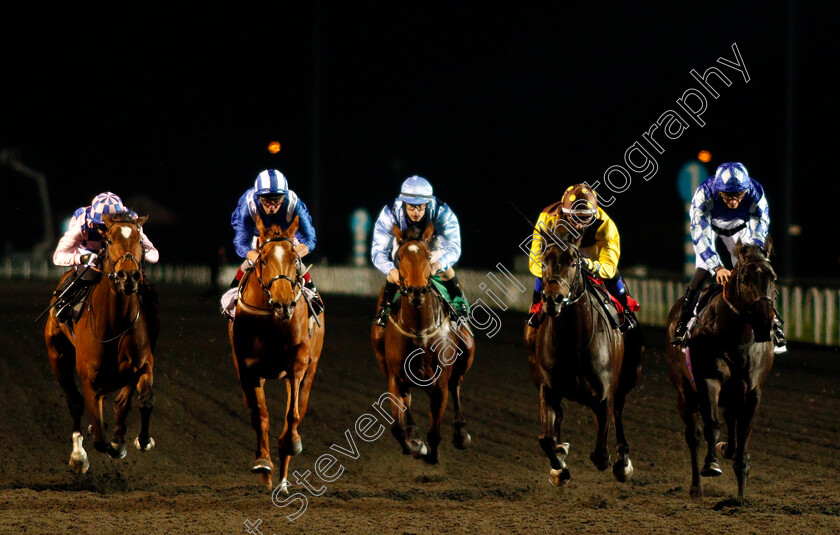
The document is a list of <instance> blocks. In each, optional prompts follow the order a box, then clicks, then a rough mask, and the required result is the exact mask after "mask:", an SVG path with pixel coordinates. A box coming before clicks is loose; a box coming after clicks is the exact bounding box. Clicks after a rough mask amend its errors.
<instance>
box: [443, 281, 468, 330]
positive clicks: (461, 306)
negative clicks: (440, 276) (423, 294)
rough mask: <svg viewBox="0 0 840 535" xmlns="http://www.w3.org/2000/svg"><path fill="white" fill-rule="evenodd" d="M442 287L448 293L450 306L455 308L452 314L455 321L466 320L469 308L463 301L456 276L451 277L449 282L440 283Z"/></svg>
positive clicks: (464, 300) (465, 301) (462, 294)
mask: <svg viewBox="0 0 840 535" xmlns="http://www.w3.org/2000/svg"><path fill="white" fill-rule="evenodd" d="M441 282H442V283H443V287H444V288H446V291H447V292H449V299H450V300H451V301H452V306H453V307H454V308H455V312H454V314H453V316H454V319H455V320H456V321H458V320H460V319H463V318H466V317H467V315H468V314H469V312H470V311H469V307H468V306H467V300H466V299H464V292H463V291H462V290H461V284H460V283H459V282H458V275H455V276H453V277H452V278H451V279H449V280H445V281H441Z"/></svg>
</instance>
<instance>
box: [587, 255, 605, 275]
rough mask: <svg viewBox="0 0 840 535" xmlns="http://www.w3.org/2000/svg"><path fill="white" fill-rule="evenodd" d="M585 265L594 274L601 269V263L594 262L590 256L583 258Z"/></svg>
mask: <svg viewBox="0 0 840 535" xmlns="http://www.w3.org/2000/svg"><path fill="white" fill-rule="evenodd" d="M583 267H584V269H586V271H588V272H590V273H592V274H593V275H597V274H598V270H599V269H601V264H600V263H599V262H593V261H592V260H590V259H588V258H584V259H583Z"/></svg>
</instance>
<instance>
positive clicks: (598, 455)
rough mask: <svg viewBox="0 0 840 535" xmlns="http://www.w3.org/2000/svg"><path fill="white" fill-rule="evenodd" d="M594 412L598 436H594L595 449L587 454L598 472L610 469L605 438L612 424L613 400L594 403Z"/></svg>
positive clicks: (609, 397)
mask: <svg viewBox="0 0 840 535" xmlns="http://www.w3.org/2000/svg"><path fill="white" fill-rule="evenodd" d="M592 410H593V411H594V412H595V419H596V420H597V422H598V434H597V435H596V436H595V448H594V449H593V450H592V453H590V454H589V460H590V461H592V464H594V465H595V468H597V469H598V470H606V469H607V468H609V467H610V454H609V452H608V450H607V437H608V436H609V433H610V422H612V415H613V414H612V413H613V398H612V396H611V395H610V396H607V399H605V400H602V401H596V402H595V403H594V404H593V405H592Z"/></svg>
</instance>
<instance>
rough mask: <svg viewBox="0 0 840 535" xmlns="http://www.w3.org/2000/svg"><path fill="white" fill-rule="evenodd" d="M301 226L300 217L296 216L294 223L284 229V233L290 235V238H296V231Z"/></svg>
mask: <svg viewBox="0 0 840 535" xmlns="http://www.w3.org/2000/svg"><path fill="white" fill-rule="evenodd" d="M299 226H300V217H299V216H295V218H294V219H293V220H292V224H291V225H289V228H287V229H286V230H285V231H283V234H285V235H286V236H288V237H290V238H294V236H295V232H297V229H298V227H299Z"/></svg>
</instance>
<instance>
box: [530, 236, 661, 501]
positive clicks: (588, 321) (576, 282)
mask: <svg viewBox="0 0 840 535" xmlns="http://www.w3.org/2000/svg"><path fill="white" fill-rule="evenodd" d="M545 243H547V244H549V245H548V246H547V248H546V250H545V253H544V257H543V260H542V262H543V268H542V273H543V278H542V285H543V286H542V287H543V291H542V302H543V310H544V311H545V314H546V318H545V319H544V320H543V322H542V323H541V324H540V325H539V327H537V328H536V329H534V328H532V327H529V326H528V325H526V327H525V345H526V347H527V348H528V351H529V358H528V361H529V364H530V369H531V377H532V378H533V380H534V384H535V385H536V386H537V388H538V389H539V391H540V440H539V442H540V446H541V447H542V450H543V452H545V454H546V455H547V456H548V460H549V462H550V464H551V469H550V471H549V479H550V481H551V482H552V483H553V484H554V485H564V484H566V483H568V481H569V479H570V478H571V474H570V472H569V468H568V466H567V465H566V457H567V455H568V454H569V443H568V442H562V439H561V427H562V423H563V404H562V401H563V399H564V398H566V399H569V400H572V401H576V402H578V403H580V404H582V405H584V406H586V407H589V408H590V409H592V411H593V412H594V413H595V417H596V420H597V424H598V430H597V434H596V436H595V447H594V449H593V450H592V453H591V454H590V455H589V458H590V460H591V461H592V463H593V464H594V465H595V466H596V467H597V468H598V470H606V469H607V468H608V467H609V463H610V455H609V452H608V451H607V436H608V434H609V428H610V423H611V422H613V423H614V424H615V434H616V442H617V448H616V449H617V453H618V458H617V459H616V461H615V463H614V464H613V467H612V472H613V475H614V476H615V478H616V479H617V480H618V481H626V480H628V479H630V478H631V477H632V474H633V464H632V463H631V462H630V457H629V452H630V447H629V446H628V444H627V439H626V437H625V436H624V424H623V422H622V415H623V412H624V402H625V397H626V395H627V393H628V392H629V391H630V390H631V389H632V388H633V387H634V386H635V385H636V384H637V383H638V381H639V378H640V376H641V367H642V354H643V352H644V345H643V344H644V342H643V341H642V334H641V331H640V330H639V328H638V327H637V328H635V329H631V330H630V331H628V332H627V333H626V334H622V333H621V332H620V331H619V330H618V328H613V327H612V326H611V324H610V323H609V320H608V319H607V317H606V315H605V314H604V313H603V312H602V310H601V309H600V308H599V306H600V305H599V304H598V302H597V300H596V298H595V297H593V295H592V294H591V291H592V290H588V289H587V284H588V283H587V280H586V276H585V274H584V270H583V267H582V263H581V254H580V251H579V250H578V245H579V244H578V243H576V242H575V241H573V240H571V239H570V236H569V235H568V234H564V235H563V236H559V237H558V236H551V237H546V240H545Z"/></svg>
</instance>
